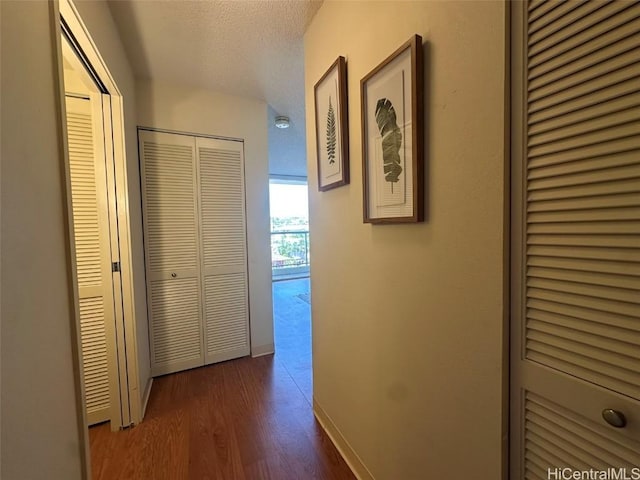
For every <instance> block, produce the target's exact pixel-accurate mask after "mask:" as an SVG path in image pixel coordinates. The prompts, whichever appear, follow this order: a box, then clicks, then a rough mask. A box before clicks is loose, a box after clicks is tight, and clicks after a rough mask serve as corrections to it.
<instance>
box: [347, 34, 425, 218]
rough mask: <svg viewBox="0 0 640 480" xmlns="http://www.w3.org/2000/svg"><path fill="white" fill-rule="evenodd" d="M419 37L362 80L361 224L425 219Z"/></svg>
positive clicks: (421, 76) (420, 43) (413, 38)
mask: <svg viewBox="0 0 640 480" xmlns="http://www.w3.org/2000/svg"><path fill="white" fill-rule="evenodd" d="M423 76H424V74H423V60H422V38H421V37H420V36H419V35H414V36H413V37H412V38H411V39H410V40H409V41H408V42H407V43H405V44H404V45H402V46H401V47H400V48H399V49H398V50H396V51H395V52H394V53H393V54H392V55H391V56H389V57H388V58H387V59H386V60H384V61H383V62H382V63H381V64H380V65H378V66H377V67H376V68H374V69H373V70H372V71H371V72H370V73H369V74H368V75H367V76H366V77H364V78H363V79H362V80H361V81H360V93H361V97H362V162H363V165H362V172H363V175H362V176H363V187H364V188H363V192H364V194H363V196H364V199H363V201H364V222H365V223H409V222H421V221H423V220H424V158H423V148H424V145H423V144H424V125H423V114H424V113H423V101H424V100H423V98H424V96H423Z"/></svg>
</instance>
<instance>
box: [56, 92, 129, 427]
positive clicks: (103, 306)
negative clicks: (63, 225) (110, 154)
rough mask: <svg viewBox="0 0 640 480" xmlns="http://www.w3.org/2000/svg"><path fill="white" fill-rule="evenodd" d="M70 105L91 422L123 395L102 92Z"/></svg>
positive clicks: (106, 413)
mask: <svg viewBox="0 0 640 480" xmlns="http://www.w3.org/2000/svg"><path fill="white" fill-rule="evenodd" d="M66 107H67V132H68V143H69V163H70V174H71V197H72V205H73V226H74V240H75V249H76V263H77V269H78V271H77V275H78V278H77V280H78V291H79V300H80V333H81V340H82V363H83V373H84V387H85V402H86V409H87V420H88V423H89V425H92V424H95V423H100V422H104V421H107V420H109V419H110V417H111V416H110V407H111V405H112V403H117V401H115V399H116V398H117V395H119V391H118V386H117V382H115V381H113V382H111V384H110V382H109V377H110V373H111V374H112V375H113V376H112V377H111V378H112V379H115V378H116V376H115V372H110V368H113V367H112V365H114V363H115V332H114V328H115V325H114V305H113V285H112V279H111V275H112V272H111V247H110V243H109V242H110V240H109V238H110V237H109V217H108V211H107V208H108V204H107V184H106V171H105V168H106V166H105V161H104V150H103V148H104V143H103V142H104V139H103V138H102V128H100V127H101V124H100V122H101V121H102V115H101V106H100V96H98V95H96V96H92V97H91V100H89V98H76V97H70V96H67V97H66ZM114 385H115V386H114ZM114 389H115V391H113V390H114Z"/></svg>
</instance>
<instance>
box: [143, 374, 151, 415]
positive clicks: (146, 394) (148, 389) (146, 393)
mask: <svg viewBox="0 0 640 480" xmlns="http://www.w3.org/2000/svg"><path fill="white" fill-rule="evenodd" d="M152 385H153V377H150V378H149V381H148V382H147V387H146V388H145V389H144V397H143V399H142V418H141V419H140V421H142V420H144V415H145V414H146V413H147V404H148V403H149V397H150V396H151V386H152Z"/></svg>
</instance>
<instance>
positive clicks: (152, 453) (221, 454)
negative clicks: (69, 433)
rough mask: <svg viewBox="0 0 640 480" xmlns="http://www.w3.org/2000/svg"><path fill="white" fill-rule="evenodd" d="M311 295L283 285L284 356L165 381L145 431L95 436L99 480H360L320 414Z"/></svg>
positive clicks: (279, 293)
mask: <svg viewBox="0 0 640 480" xmlns="http://www.w3.org/2000/svg"><path fill="white" fill-rule="evenodd" d="M308 292H309V280H308V279H302V280H295V281H286V282H278V283H275V284H274V305H275V328H276V341H277V342H278V345H277V348H278V352H277V354H276V355H275V356H271V355H268V356H264V357H259V358H250V357H246V358H242V359H238V360H233V361H229V362H224V363H219V364H216V365H210V366H207V367H202V368H196V369H193V370H188V371H185V372H180V373H177V374H173V375H166V376H163V377H159V378H156V379H155V382H154V385H153V391H152V394H151V398H150V400H149V407H148V410H147V415H146V417H145V420H144V422H143V423H141V424H140V425H138V426H136V427H134V428H131V429H129V430H125V431H121V432H117V433H112V432H110V431H109V426H108V424H102V425H100V426H97V427H94V428H92V429H91V430H90V438H91V452H92V456H91V457H92V458H91V463H92V471H93V478H94V479H95V480H111V479H118V480H125V479H141V480H142V479H145V480H146V479H154V480H162V479H166V480H180V479H193V480H202V479H220V480H243V479H247V480H261V479H274V480H287V479H291V480H299V479H305V480H307V479H319V480H325V479H326V480H330V479H335V480H342V479H352V478H354V477H353V475H352V473H351V471H350V470H349V468H348V467H347V465H346V464H345V462H344V460H343V459H342V458H341V457H340V455H339V453H338V452H337V450H336V449H335V447H334V446H333V444H332V443H331V441H330V440H329V439H328V438H327V436H326V435H325V434H324V432H323V431H322V429H321V428H320V426H319V425H318V423H317V422H316V421H315V419H314V417H313V413H312V411H311V405H310V404H311V400H312V397H311V344H310V336H309V335H310V333H309V331H310V322H309V317H310V314H309V310H310V308H309V304H308V303H306V301H305V298H308V297H305V295H308ZM296 345H298V346H299V347H296Z"/></svg>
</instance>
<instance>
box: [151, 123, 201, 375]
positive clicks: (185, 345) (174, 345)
mask: <svg viewBox="0 0 640 480" xmlns="http://www.w3.org/2000/svg"><path fill="white" fill-rule="evenodd" d="M138 139H139V148H140V160H141V168H142V179H143V195H142V197H143V208H144V211H143V215H144V235H145V260H146V269H147V301H148V305H149V330H150V332H149V333H150V337H151V371H152V375H162V374H165V373H171V372H177V371H179V370H184V369H187V368H192V367H196V366H200V365H202V364H203V361H204V350H203V338H202V315H201V309H200V305H201V294H200V260H199V254H198V248H199V247H198V238H199V234H198V221H197V217H198V214H197V187H196V180H195V179H196V157H195V142H194V140H193V137H189V136H186V135H173V134H167V133H159V132H151V131H145V130H140V131H139V137H138Z"/></svg>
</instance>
